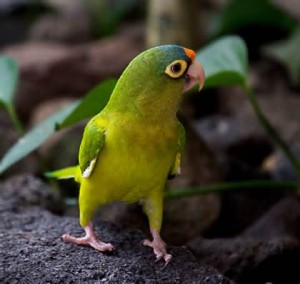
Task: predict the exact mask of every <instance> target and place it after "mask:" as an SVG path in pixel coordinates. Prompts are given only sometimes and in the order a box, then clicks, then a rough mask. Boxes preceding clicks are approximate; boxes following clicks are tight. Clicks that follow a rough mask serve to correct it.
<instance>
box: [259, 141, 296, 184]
mask: <svg viewBox="0 0 300 284" xmlns="http://www.w3.org/2000/svg"><path fill="white" fill-rule="evenodd" d="M291 150H292V153H293V155H294V157H295V158H296V159H297V160H298V161H300V147H299V146H298V145H295V146H293V147H291ZM262 169H263V170H264V171H265V172H267V173H268V174H269V175H270V176H271V177H272V179H275V180H286V181H296V180H297V174H296V172H295V170H294V168H293V166H292V164H291V163H290V161H289V160H288V159H287V157H286V156H285V155H284V154H283V152H282V151H281V150H279V149H276V150H275V151H274V152H273V153H271V154H270V155H269V156H268V157H267V158H266V159H265V160H264V161H263V164H262Z"/></svg>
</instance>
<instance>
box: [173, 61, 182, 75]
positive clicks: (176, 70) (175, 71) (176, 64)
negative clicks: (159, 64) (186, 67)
mask: <svg viewBox="0 0 300 284" xmlns="http://www.w3.org/2000/svg"><path fill="white" fill-rule="evenodd" d="M171 69H172V71H173V73H178V72H180V70H181V64H180V63H175V64H174V65H172V67H171Z"/></svg>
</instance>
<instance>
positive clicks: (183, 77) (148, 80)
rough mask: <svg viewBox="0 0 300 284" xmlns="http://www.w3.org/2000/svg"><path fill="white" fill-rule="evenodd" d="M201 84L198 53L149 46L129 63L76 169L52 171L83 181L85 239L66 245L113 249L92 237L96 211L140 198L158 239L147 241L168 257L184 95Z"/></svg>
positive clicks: (90, 130)
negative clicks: (170, 190)
mask: <svg viewBox="0 0 300 284" xmlns="http://www.w3.org/2000/svg"><path fill="white" fill-rule="evenodd" d="M204 80H205V74H204V71H203V68H202V66H201V65H200V63H199V62H198V61H196V60H195V52H194V51H193V50H191V49H187V48H184V47H181V46H178V45H162V46H157V47H153V48H150V49H148V50H146V51H144V52H142V53H141V54H139V55H138V56H137V57H135V58H134V59H133V60H132V61H131V62H130V63H129V65H128V66H127V68H126V69H125V71H124V72H123V74H122V75H121V77H120V79H119V80H118V82H117V84H116V86H115V88H114V91H113V93H112V95H111V98H110V100H109V102H108V104H107V105H106V107H105V108H104V109H103V110H102V111H101V112H100V113H99V114H97V115H96V116H94V117H93V118H92V119H91V120H90V121H89V122H88V123H87V125H86V127H85V130H84V134H83V139H82V142H81V145H80V149H79V157H78V159H79V165H77V166H73V167H68V168H65V169H61V170H57V171H54V172H50V173H48V176H49V177H55V178H59V179H64V178H74V179H75V181H77V182H78V183H80V193H79V210H80V225H81V226H82V227H83V228H84V230H85V233H86V235H85V236H84V237H82V238H76V237H73V236H71V235H68V234H65V235H63V236H62V239H63V240H64V241H65V242H70V243H75V244H79V245H89V246H91V247H93V248H94V249H96V250H98V251H101V252H104V251H112V250H114V247H113V245H112V244H110V243H104V242H102V241H101V240H100V239H99V238H97V237H96V235H95V233H94V230H93V226H92V221H91V220H92V218H93V215H94V213H95V211H96V210H97V209H98V208H99V207H100V206H102V205H104V204H107V203H110V202H113V201H125V202H137V201H139V202H141V204H142V206H143V209H144V212H145V213H146V215H147V216H148V219H149V225H150V231H151V234H152V237H153V240H152V241H150V240H145V241H144V242H143V244H144V245H145V246H149V247H151V248H152V249H153V251H154V254H155V256H156V258H157V260H160V259H163V260H164V261H165V263H166V264H167V263H168V262H169V261H170V260H171V258H172V256H171V255H170V254H169V253H167V249H166V243H165V242H164V241H163V240H162V238H161V236H160V229H161V224H162V213H163V193H164V188H165V185H166V182H167V179H168V178H169V177H170V176H174V175H176V174H179V173H180V162H181V157H182V154H183V151H184V144H185V132H184V128H183V126H182V124H181V123H180V122H179V121H178V120H177V116H176V115H177V111H178V108H179V104H180V101H181V98H182V93H184V92H186V91H187V90H189V89H191V88H192V87H193V86H194V85H195V84H196V83H197V82H198V83H199V90H200V89H201V88H202V86H203V84H204Z"/></svg>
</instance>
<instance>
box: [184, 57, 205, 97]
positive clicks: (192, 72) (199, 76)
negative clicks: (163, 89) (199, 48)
mask: <svg viewBox="0 0 300 284" xmlns="http://www.w3.org/2000/svg"><path fill="white" fill-rule="evenodd" d="M185 77H186V78H185V85H184V88H183V92H187V91H188V90H190V89H192V88H193V87H194V86H195V85H196V84H197V83H199V89H198V90H199V92H200V91H201V89H202V88H203V86H204V82H205V72H204V69H203V67H202V65H201V64H200V63H199V62H198V61H197V60H196V59H194V61H193V62H192V64H191V65H190V67H189V69H188V70H187V72H186V75H185Z"/></svg>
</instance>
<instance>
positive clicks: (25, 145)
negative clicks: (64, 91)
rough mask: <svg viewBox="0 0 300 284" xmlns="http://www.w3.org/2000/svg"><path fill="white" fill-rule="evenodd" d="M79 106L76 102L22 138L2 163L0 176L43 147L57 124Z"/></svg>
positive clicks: (0, 164)
mask: <svg viewBox="0 0 300 284" xmlns="http://www.w3.org/2000/svg"><path fill="white" fill-rule="evenodd" d="M77 105H78V102H75V103H73V104H71V105H69V106H67V107H65V108H63V109H62V110H61V111H59V112H57V113H55V114H54V115H52V116H50V117H48V118H47V119H46V120H44V121H43V122H41V123H40V124H38V125H37V126H36V127H34V128H33V129H32V130H30V131H29V132H28V133H26V134H25V135H24V136H23V137H22V138H20V139H19V141H18V142H17V143H16V144H15V145H13V146H12V147H11V148H10V150H9V151H8V152H7V153H6V154H5V156H4V157H3V158H2V160H1V161H0V174H1V173H3V172H4V171H5V170H7V169H8V168H9V167H10V166H12V165H13V164H15V163H16V162H18V161H19V160H21V159H22V158H24V157H25V156H27V155H28V154H30V153H31V152H33V151H34V150H35V149H37V148H38V147H39V146H40V145H42V144H43V143H44V142H45V141H46V140H47V138H49V137H50V136H51V135H52V134H53V133H54V132H55V129H56V125H57V123H60V122H61V121H63V120H64V119H65V118H66V117H67V116H68V115H69V114H70V113H72V111H73V110H74V109H75V108H76V107H77Z"/></svg>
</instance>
